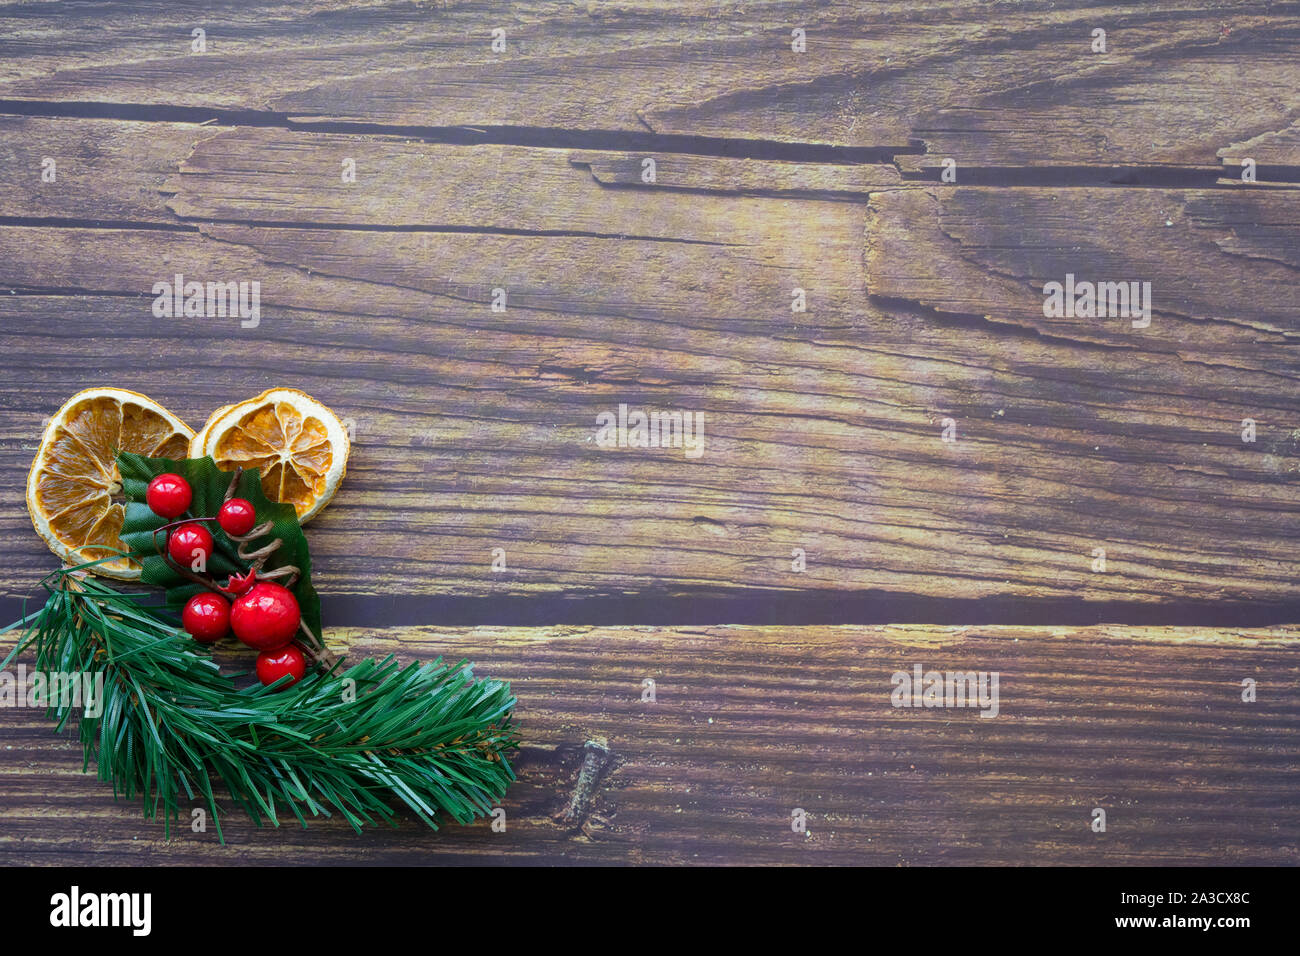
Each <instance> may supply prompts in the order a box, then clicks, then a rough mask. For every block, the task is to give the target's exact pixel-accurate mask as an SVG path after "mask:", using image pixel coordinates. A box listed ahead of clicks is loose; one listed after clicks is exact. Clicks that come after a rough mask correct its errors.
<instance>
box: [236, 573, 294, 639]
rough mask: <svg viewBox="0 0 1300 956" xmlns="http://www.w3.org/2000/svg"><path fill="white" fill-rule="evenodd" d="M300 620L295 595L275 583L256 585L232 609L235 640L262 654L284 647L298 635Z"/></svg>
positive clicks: (267, 582)
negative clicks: (237, 639)
mask: <svg viewBox="0 0 1300 956" xmlns="http://www.w3.org/2000/svg"><path fill="white" fill-rule="evenodd" d="M301 620H302V615H301V612H300V611H299V610H298V599H297V598H296V597H294V596H293V592H291V591H290V590H289V589H288V588H286V587H283V586H282V585H279V584H276V583H274V582H273V581H259V582H257V583H256V584H254V585H253V586H252V587H251V588H249V590H248V593H247V594H244V595H241V596H240V597H238V598H236V599H235V603H234V606H233V607H232V608H231V609H230V627H231V629H232V630H233V631H234V632H235V637H237V638H239V639H240V640H241V641H243V642H244V643H245V644H247V645H248V646H249V647H251V648H254V649H256V650H259V651H273V650H275V649H276V648H279V647H284V645H286V644H288V643H289V641H291V640H292V639H293V636H294V635H295V634H297V633H298V624H299V622H300V621H301Z"/></svg>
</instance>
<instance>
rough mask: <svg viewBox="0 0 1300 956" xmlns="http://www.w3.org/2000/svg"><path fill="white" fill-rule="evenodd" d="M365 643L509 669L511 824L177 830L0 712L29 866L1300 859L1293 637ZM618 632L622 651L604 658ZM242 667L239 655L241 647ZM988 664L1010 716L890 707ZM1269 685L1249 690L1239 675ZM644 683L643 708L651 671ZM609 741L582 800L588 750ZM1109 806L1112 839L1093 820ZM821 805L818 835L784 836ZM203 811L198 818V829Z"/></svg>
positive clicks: (9, 809) (338, 639) (18, 850)
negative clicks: (910, 690)
mask: <svg viewBox="0 0 1300 956" xmlns="http://www.w3.org/2000/svg"><path fill="white" fill-rule="evenodd" d="M330 639H331V642H332V643H335V644H336V645H338V646H347V647H348V648H349V649H350V653H352V654H354V655H373V654H386V653H390V652H391V653H395V654H397V655H399V656H400V657H402V658H403V659H415V658H420V659H429V658H432V657H435V656H438V655H443V656H445V657H447V658H450V659H455V660H459V659H461V658H469V659H470V660H473V661H475V662H477V665H478V667H477V670H478V672H479V673H481V674H485V675H489V674H490V675H492V676H496V677H502V678H507V679H509V680H511V682H512V684H513V687H514V690H515V692H516V694H517V695H518V697H519V707H518V710H517V711H516V716H517V718H518V720H519V721H520V724H521V728H522V732H523V735H524V741H525V746H524V750H523V753H522V755H521V759H520V760H519V763H518V769H519V774H520V782H519V784H518V785H517V786H516V787H515V788H514V789H513V790H511V792H510V793H509V794H508V796H507V799H506V800H505V801H504V804H503V805H504V808H505V810H506V820H507V829H506V832H505V833H493V832H491V830H490V828H489V827H488V825H487V824H486V823H485V822H484V823H480V824H478V825H476V826H473V827H470V828H459V827H456V826H454V825H451V826H450V827H448V828H446V829H444V830H442V831H440V832H438V833H436V834H435V833H430V832H428V831H427V830H425V829H423V828H422V827H421V826H420V825H419V824H418V823H416V822H415V821H412V820H406V821H404V822H403V823H402V825H401V826H400V828H398V829H396V830H388V829H380V830H374V831H371V832H369V833H368V834H366V835H364V836H361V837H356V836H353V835H352V834H351V831H350V829H349V828H348V827H347V825H346V823H344V822H343V821H342V820H329V821H320V822H318V823H313V824H312V826H311V827H310V828H309V829H308V830H306V831H304V830H301V829H300V828H298V826H297V824H296V823H294V824H292V825H288V826H285V827H283V828H282V829H280V830H279V831H271V830H269V829H268V830H262V831H258V830H257V829H256V828H254V827H253V826H252V825H251V824H248V823H246V822H244V821H242V820H239V819H236V817H235V816H234V815H233V814H232V816H230V818H229V819H228V820H227V822H226V823H224V824H223V826H226V828H227V829H226V835H227V840H228V841H229V844H230V845H229V847H228V848H226V849H222V848H220V847H219V846H218V845H217V843H216V835H215V832H214V831H213V830H212V828H211V826H209V828H208V831H207V832H205V833H193V832H191V831H190V830H189V828H188V825H187V826H185V827H183V828H182V830H181V832H180V833H178V834H176V836H175V837H174V838H173V840H172V841H171V842H170V843H167V842H164V840H163V832H162V827H161V825H160V824H157V823H150V822H145V821H143V820H141V819H140V817H139V812H138V808H137V807H136V806H135V805H133V804H114V803H113V800H112V794H111V790H110V789H109V788H107V787H105V786H104V785H102V784H99V783H98V782H96V781H95V779H94V775H93V774H91V775H83V774H82V773H81V772H80V770H81V760H80V756H79V753H78V751H77V748H76V744H75V741H73V740H69V739H67V738H60V737H56V736H54V735H53V734H52V733H51V729H52V728H51V726H50V725H49V724H48V723H47V722H45V721H44V720H43V718H42V717H41V716H40V714H39V713H38V712H36V711H29V710H25V709H10V708H5V709H3V710H0V729H2V730H3V733H2V736H3V741H4V749H3V750H0V790H2V791H3V792H4V793H5V795H6V798H5V825H4V827H3V828H2V829H0V860H4V861H5V862H6V863H9V864H13V863H18V862H20V861H21V862H22V863H24V864H29V865H30V864H32V863H95V864H109V865H132V864H140V863H156V864H167V865H188V864H196V863H214V862H227V861H230V860H232V859H234V858H236V857H237V858H238V859H239V860H240V861H241V862H263V863H274V862H281V861H290V860H292V861H293V862H294V863H295V864H304V863H362V862H384V863H417V862H418V863H440V862H457V863H475V862H481V863H493V862H495V863H501V862H508V861H513V862H538V863H595V862H600V863H856V864H875V865H907V864H922V863H949V864H976V863H984V864H989V863H994V864H1045V863H1052V864H1069V865H1092V864H1112V865H1114V864H1132V863H1145V864H1163V865H1170V864H1191V863H1202V864H1212V865H1224V864H1235V865H1254V864H1264V863H1272V864H1294V863H1296V862H1297V860H1298V856H1297V852H1298V851H1297V840H1298V839H1300V810H1298V809H1297V806H1296V803H1295V800H1294V799H1293V797H1294V792H1295V787H1296V785H1297V783H1298V782H1300V748H1298V747H1297V744H1296V740H1297V736H1296V731H1297V725H1298V724H1300V704H1298V703H1297V702H1298V701H1300V663H1298V661H1300V658H1297V656H1296V652H1295V651H1296V646H1297V643H1300V632H1298V631H1297V630H1296V629H1295V628H1284V629H1274V630H1267V631H1262V630H1257V631H1230V630H1225V631H1212V630H1206V629H1163V628H1137V629H1125V628H1113V627H1112V628H1087V629H1074V628H1041V629H1034V628H1016V627H982V628H960V627H959V628H934V627H911V628H907V627H882V628H807V627H804V628H784V629H777V628H741V627H712V628H680V629H672V630H656V629H652V628H527V629H499V628H473V629H454V630H448V629H445V628H437V627H419V628H403V629H385V630H379V631H374V630H370V629H358V630H346V631H335V632H333V633H332V634H330ZM612 648H617V653H616V654H615V653H611V649H612ZM241 660H242V659H241ZM916 664H920V665H922V667H923V668H924V669H926V670H941V671H955V670H963V671H964V670H971V671H983V672H986V673H987V672H992V671H997V672H998V673H999V691H998V694H999V707H998V716H997V717H996V718H993V719H985V718H981V717H980V716H979V710H977V709H963V708H940V709H933V708H931V709H927V708H921V709H912V708H896V707H894V706H891V702H890V694H891V691H892V690H893V682H892V675H893V674H894V673H895V672H897V671H904V672H910V671H911V670H912V668H913V666H914V665H916ZM1247 677H1249V678H1254V679H1255V680H1257V681H1258V685H1257V695H1258V700H1257V702H1255V703H1246V702H1243V700H1242V680H1243V679H1244V678H1247ZM646 679H650V680H653V681H654V682H655V698H656V699H655V701H654V702H648V701H643V700H642V696H643V681H644V680H646ZM597 738H603V740H604V741H605V744H606V746H607V748H608V751H609V759H608V761H607V762H605V763H603V765H602V766H600V767H599V772H598V773H597V774H596V775H595V777H594V780H591V781H584V783H583V786H584V787H586V786H587V784H588V783H590V793H591V798H590V800H589V801H586V802H584V801H582V800H579V801H578V806H577V810H576V812H575V813H573V814H571V815H570V816H568V817H566V816H565V813H566V811H568V810H570V808H571V805H572V803H573V794H574V791H575V789H577V788H578V787H579V776H580V767H581V764H582V762H583V747H584V744H585V743H586V742H587V741H588V740H593V739H597ZM1097 807H1101V808H1103V809H1104V810H1105V811H1106V814H1107V820H1106V823H1107V829H1106V832H1105V833H1094V832H1093V831H1092V829H1091V826H1090V824H1091V823H1092V819H1093V810H1094V808H1097ZM796 808H798V809H803V810H804V811H806V813H807V829H808V834H807V835H803V834H798V833H795V832H793V831H792V830H791V813H792V811H793V810H795V809H796ZM186 823H187V824H188V821H186Z"/></svg>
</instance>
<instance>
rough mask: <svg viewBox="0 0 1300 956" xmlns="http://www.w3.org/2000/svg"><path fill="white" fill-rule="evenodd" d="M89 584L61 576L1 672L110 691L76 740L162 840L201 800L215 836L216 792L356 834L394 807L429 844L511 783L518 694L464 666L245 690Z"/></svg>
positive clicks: (394, 668)
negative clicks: (334, 819) (335, 820)
mask: <svg viewBox="0 0 1300 956" xmlns="http://www.w3.org/2000/svg"><path fill="white" fill-rule="evenodd" d="M106 560H107V559H106ZM80 570H81V569H64V570H61V571H57V572H55V573H54V574H53V575H52V576H51V577H52V578H53V579H54V580H53V583H51V584H47V585H46V587H47V589H48V590H49V599H48V600H47V602H46V604H45V606H44V607H43V609H42V610H41V611H39V612H36V613H35V614H32V615H28V616H27V617H25V618H23V619H22V620H20V621H17V622H15V623H14V624H12V625H10V626H9V627H8V628H5V629H4V630H2V631H0V634H2V633H4V632H5V631H8V630H10V629H12V628H15V627H22V628H23V629H24V630H23V636H22V637H21V638H20V640H19V642H18V644H17V646H16V647H15V648H14V650H13V651H12V652H11V653H10V654H9V656H8V658H6V660H5V662H4V663H3V664H0V667H4V666H7V665H8V663H9V661H11V660H12V659H13V658H14V657H15V656H17V655H18V654H19V653H20V652H21V651H22V650H24V649H25V648H27V647H33V648H35V651H36V666H37V670H38V671H43V672H61V673H66V674H88V675H90V677H91V679H92V680H94V679H95V677H96V676H97V675H102V677H103V697H102V700H101V701H100V702H98V704H102V709H100V710H99V712H98V716H95V717H91V716H87V715H86V713H85V710H86V709H87V708H83V712H82V715H81V719H80V724H79V733H80V738H81V743H82V748H83V751H84V755H85V767H86V768H89V766H90V764H91V762H92V761H94V762H95V763H96V764H97V766H98V771H99V777H100V779H101V780H104V781H107V782H111V783H112V785H113V791H114V795H115V797H125V798H127V799H131V798H133V797H138V798H139V799H140V800H141V802H142V805H143V808H144V814H145V816H146V817H156V816H158V815H159V814H161V815H162V816H163V818H164V821H165V826H166V828H167V832H168V835H170V824H171V822H172V821H175V820H177V819H178V818H179V815H180V812H181V809H182V806H181V805H182V802H183V801H185V802H190V801H193V800H194V799H196V798H199V797H201V798H202V799H204V800H205V801H206V803H207V806H208V807H209V809H210V811H211V813H212V815H213V819H214V821H215V822H216V826H217V833H218V836H219V837H220V836H221V824H220V814H219V811H218V807H217V796H216V793H215V792H214V788H213V781H214V780H215V781H216V782H217V783H219V784H221V785H223V786H224V788H225V789H226V790H227V791H228V792H229V794H230V796H231V797H232V798H233V799H234V801H235V802H236V803H237V804H238V805H239V806H240V807H242V808H243V809H244V810H245V811H246V812H247V813H248V815H249V816H250V817H251V818H252V819H253V820H254V821H255V822H256V823H257V824H258V825H259V826H261V825H263V824H264V823H266V822H269V823H270V824H272V825H274V826H278V825H279V823H280V818H281V816H282V815H284V813H285V812H288V813H291V814H292V815H293V816H294V817H296V818H297V819H298V820H299V821H300V822H301V823H302V824H303V825H304V826H305V825H306V823H307V816H308V815H312V816H318V815H325V816H328V815H330V814H331V813H332V812H338V813H341V814H342V815H343V816H344V818H345V819H347V821H348V822H349V823H350V824H351V825H352V826H353V828H355V829H357V830H358V831H359V830H360V829H361V827H362V826H363V825H365V824H373V823H376V822H378V821H381V820H383V821H387V822H390V823H393V824H394V825H396V819H397V814H396V811H395V809H394V807H393V802H394V801H393V798H394V797H395V798H396V799H397V800H398V801H400V802H401V803H403V804H405V805H406V806H407V807H409V808H410V809H411V810H412V811H413V812H414V813H415V814H416V815H417V816H418V817H419V818H420V819H421V820H423V821H424V822H425V823H427V824H428V825H429V826H431V827H433V828H434V829H437V823H436V821H435V817H436V816H437V814H439V813H445V814H447V815H449V816H451V817H452V818H453V819H455V820H456V821H457V822H459V823H469V822H471V821H473V820H474V819H475V818H476V817H479V816H483V815H487V814H489V813H490V812H491V809H492V807H493V805H494V803H495V802H496V801H497V800H499V799H500V798H501V796H502V795H503V794H504V792H505V790H506V787H507V786H509V784H510V783H511V782H513V780H514V779H515V775H514V771H513V770H512V769H511V766H510V758H511V757H512V756H513V754H514V752H515V751H516V750H517V749H518V735H517V734H516V733H515V730H514V727H513V725H512V722H511V713H512V710H513V708H514V706H515V698H514V697H513V696H512V695H511V693H510V685H509V684H507V683H504V682H501V681H496V680H480V679H476V678H475V677H474V675H473V673H472V669H471V667H470V665H468V664H467V663H466V662H464V661H462V662H461V663H459V664H457V665H455V666H454V667H449V666H447V665H445V664H443V663H442V660H441V658H440V659H438V660H437V661H434V662H433V663H431V664H430V663H426V664H410V665H407V666H405V667H400V666H399V665H398V664H397V662H396V661H395V660H394V659H393V658H392V657H391V656H390V657H387V658H384V659H383V660H378V661H376V660H366V661H363V662H362V663H359V664H356V665H352V666H350V667H346V668H345V666H344V664H343V662H340V663H339V664H337V665H335V666H334V667H333V668H332V669H330V670H329V671H328V672H327V673H323V674H321V673H313V674H309V675H308V676H307V677H306V678H304V679H303V680H301V681H299V682H298V683H297V684H296V685H294V686H292V687H287V688H286V687H283V686H281V684H275V685H271V686H270V687H263V686H262V685H260V684H255V685H253V686H250V687H246V688H243V689H236V686H235V683H234V681H233V680H232V679H231V678H230V677H227V676H226V675H223V674H222V673H221V671H220V669H219V668H218V667H217V665H216V663H215V662H214V661H213V660H212V659H211V658H210V657H208V656H206V655H205V654H203V653H200V652H197V650H196V647H197V646H196V645H195V643H194V642H193V641H192V640H191V639H190V638H189V635H187V634H186V633H185V632H184V631H181V630H179V629H178V628H176V627H174V626H173V625H172V624H170V623H168V622H167V620H166V619H165V618H164V617H162V616H161V615H160V614H159V612H158V610H157V609H156V608H154V607H151V606H150V605H149V604H148V603H147V598H146V595H144V594H133V593H125V592H122V591H118V590H116V589H114V588H112V587H109V586H108V585H105V584H103V583H101V582H99V581H96V580H94V579H92V578H88V577H84V576H82V575H81V574H79V573H78V572H79V571H80ZM73 709H74V708H73V707H72V706H71V705H70V704H68V703H67V702H66V701H59V700H51V702H50V708H49V711H48V713H49V715H50V716H51V717H52V718H54V719H55V720H56V721H57V728H62V727H63V726H64V724H65V722H66V721H67V719H68V717H69V715H70V713H71V712H72V710H73ZM186 809H188V807H186ZM223 842H224V839H223Z"/></svg>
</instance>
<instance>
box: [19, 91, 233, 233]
mask: <svg viewBox="0 0 1300 956" xmlns="http://www.w3.org/2000/svg"><path fill="white" fill-rule="evenodd" d="M218 132H219V131H218V130H215V129H208V128H204V127H200V126H197V125H194V124H189V123H146V122H128V121H123V120H96V119H45V118H37V117H29V116H3V115H0V216H4V217H11V218H27V219H66V220H71V221H76V222H87V221H107V222H117V223H127V222H141V223H156V224H172V223H175V222H176V216H175V215H174V214H173V213H171V211H170V210H168V209H167V205H166V196H165V195H163V192H162V187H163V184H164V183H165V181H166V179H167V176H168V175H169V174H171V173H174V172H175V171H176V169H177V167H178V166H179V165H180V163H181V161H182V160H183V159H184V158H185V156H186V155H188V153H189V152H190V150H192V149H193V148H194V145H195V144H196V143H197V142H198V141H199V140H201V139H203V138H204V137H205V136H215V135H216V134H217V133H218ZM51 163H52V166H51V165H50V164H51ZM50 177H52V179H51V178H50Z"/></svg>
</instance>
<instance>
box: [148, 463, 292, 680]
mask: <svg viewBox="0 0 1300 956" xmlns="http://www.w3.org/2000/svg"><path fill="white" fill-rule="evenodd" d="M193 499H194V495H193V492H192V491H191V489H190V485H189V482H187V481H186V480H185V479H184V478H182V477H181V476H180V475H173V474H164V475H159V476H158V477H156V478H154V479H153V481H151V482H149V487H148V489H147V490H146V492H145V501H146V502H147V503H148V505H149V508H150V510H152V511H153V513H154V514H156V515H158V516H159V517H160V518H166V519H168V520H169V521H172V520H173V519H177V518H180V517H181V516H182V515H184V514H185V513H186V512H187V511H188V510H189V507H190V503H191V502H192V501H193ZM209 521H216V522H217V524H218V525H220V526H221V530H222V531H224V532H226V534H228V535H230V536H231V537H242V536H243V535H246V534H248V533H249V532H250V531H252V530H253V528H254V527H255V526H256V524H257V514H256V512H255V511H254V509H253V505H252V504H251V503H250V502H249V501H247V500H245V499H243V498H230V499H227V501H226V502H225V503H224V504H223V505H222V506H221V508H220V510H219V511H218V512H217V514H216V516H215V517H213V518H194V519H192V520H190V521H184V522H177V527H175V528H173V529H172V530H171V531H170V532H169V534H168V536H167V544H166V553H167V556H168V557H169V558H170V559H171V560H172V561H173V562H175V563H176V564H177V565H179V566H180V567H182V568H189V567H192V566H193V564H194V563H195V562H196V561H197V560H198V559H199V558H202V562H201V564H202V566H203V567H206V566H207V561H208V559H209V558H211V557H212V546H213V545H212V533H211V532H210V531H209V530H208V529H207V528H206V527H205V526H204V525H205V523H206V522H209ZM205 583H208V584H209V586H210V587H211V588H212V590H209V591H205V592H203V593H200V594H196V595H194V597H192V598H190V599H189V601H188V603H186V605H185V609H184V611H182V612H181V624H182V626H183V627H184V628H185V630H186V631H187V632H188V633H189V634H190V635H191V636H192V637H193V638H194V639H195V640H196V641H198V642H200V643H202V644H214V643H216V642H217V641H219V640H221V639H222V638H223V637H225V636H226V635H227V634H228V633H230V632H231V631H234V633H235V637H237V638H239V640H240V641H242V642H243V643H244V644H246V645H248V646H249V647H251V648H253V649H254V650H256V651H258V652H259V653H258V655H257V677H258V679H259V680H260V681H261V682H262V683H263V684H273V683H275V682H276V681H277V680H279V679H280V678H281V677H283V676H284V675H286V674H288V675H290V677H291V678H292V680H290V681H289V684H286V685H285V686H289V685H291V684H296V683H297V682H298V681H299V680H301V679H302V677H303V675H304V674H305V673H306V672H307V662H306V657H305V655H304V654H303V652H302V649H301V648H300V647H298V646H297V645H296V644H294V643H293V638H294V636H295V635H296V634H297V633H298V627H299V624H300V623H301V621H302V614H301V612H300V610H299V608H298V599H297V598H295V597H294V596H293V592H292V591H290V590H289V589H288V588H286V587H284V586H283V585H280V584H276V583H275V582H274V581H258V580H257V571H256V570H255V569H253V568H250V569H249V570H248V571H246V572H245V573H244V574H238V575H232V576H231V577H230V578H229V580H228V581H227V583H226V586H225V587H221V586H220V585H218V584H216V583H215V582H205ZM228 595H229V596H231V597H233V601H232V600H231V597H228Z"/></svg>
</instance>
